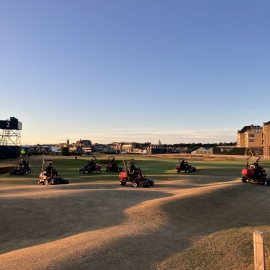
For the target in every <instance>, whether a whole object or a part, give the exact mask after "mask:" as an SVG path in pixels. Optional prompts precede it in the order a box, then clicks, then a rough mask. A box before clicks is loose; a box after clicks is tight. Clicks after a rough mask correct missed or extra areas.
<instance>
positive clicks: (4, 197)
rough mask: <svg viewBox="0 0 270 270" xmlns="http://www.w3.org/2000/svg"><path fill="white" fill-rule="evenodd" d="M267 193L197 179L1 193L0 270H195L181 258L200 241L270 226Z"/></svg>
mask: <svg viewBox="0 0 270 270" xmlns="http://www.w3.org/2000/svg"><path fill="white" fill-rule="evenodd" d="M269 195H270V187H263V186H259V185H252V184H243V183H241V182H240V181H239V180H236V181H234V182H229V183H220V184H219V183H216V184H209V185H205V186H199V185H195V184H194V183H193V182H192V178H190V180H187V181H183V180H172V181H166V182H165V181H164V182H159V183H156V185H154V186H153V187H151V188H145V189H142V188H138V189H135V188H131V187H128V186H125V187H121V186H118V185H114V184H111V183H102V184H100V183H95V184H70V185H62V186H61V185H59V186H46V187H45V186H24V187H23V188H4V189H0V214H1V219H0V230H1V236H0V243H1V245H0V269H120V270H121V269H192V268H190V266H189V264H188V263H185V262H184V261H183V258H182V257H181V256H182V253H183V252H184V251H185V250H187V249H188V248H190V247H191V246H192V245H193V244H194V243H197V242H198V241H200V240H201V239H204V238H205V237H207V236H209V235H212V234H215V233H217V232H220V231H223V230H227V229H230V228H236V227H246V226H255V227H256V226H258V225H260V226H264V225H269V223H270V217H269V214H268V213H269V205H270V204H269V203H270V199H269V198H270V196H269ZM258 209H260V211H258ZM217 265H218V264H217ZM223 265H224V264H223ZM224 267H225V266H224ZM228 267H229V268H224V269H237V268H233V267H234V266H228ZM230 267H231V268H230ZM198 269H207V268H203V267H202V268H198ZM212 269H214V268H212ZM216 269H222V268H220V267H219V268H216ZM239 269H240V268H239ZM243 269H244V268H243ZM246 269H247V268H246Z"/></svg>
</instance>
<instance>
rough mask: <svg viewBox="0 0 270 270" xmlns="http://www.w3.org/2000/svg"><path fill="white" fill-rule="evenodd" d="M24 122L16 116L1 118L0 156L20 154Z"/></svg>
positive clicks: (9, 156) (7, 156) (10, 156)
mask: <svg viewBox="0 0 270 270" xmlns="http://www.w3.org/2000/svg"><path fill="white" fill-rule="evenodd" d="M21 130H22V123H21V122H19V120H18V119H17V118H15V117H10V119H9V120H0V158H12V157H19V156H20V145H21Z"/></svg>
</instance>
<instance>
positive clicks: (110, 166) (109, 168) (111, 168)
mask: <svg viewBox="0 0 270 270" xmlns="http://www.w3.org/2000/svg"><path fill="white" fill-rule="evenodd" d="M122 170H123V169H122V168H120V167H118V166H117V163H116V162H115V157H114V156H110V157H108V162H107V164H106V172H121V171H122Z"/></svg>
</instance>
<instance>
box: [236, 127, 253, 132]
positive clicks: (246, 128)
mask: <svg viewBox="0 0 270 270" xmlns="http://www.w3.org/2000/svg"><path fill="white" fill-rule="evenodd" d="M250 127H251V126H244V127H243V128H242V129H241V130H238V133H244V132H246V131H247V130H249V129H250Z"/></svg>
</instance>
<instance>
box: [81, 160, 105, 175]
mask: <svg viewBox="0 0 270 270" xmlns="http://www.w3.org/2000/svg"><path fill="white" fill-rule="evenodd" d="M78 171H79V172H81V173H86V174H88V173H92V172H96V173H97V174H100V173H101V165H99V164H98V163H97V159H96V158H95V157H93V158H92V159H91V160H90V161H88V162H87V164H86V165H85V166H84V167H82V168H81V169H79V170H78Z"/></svg>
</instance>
